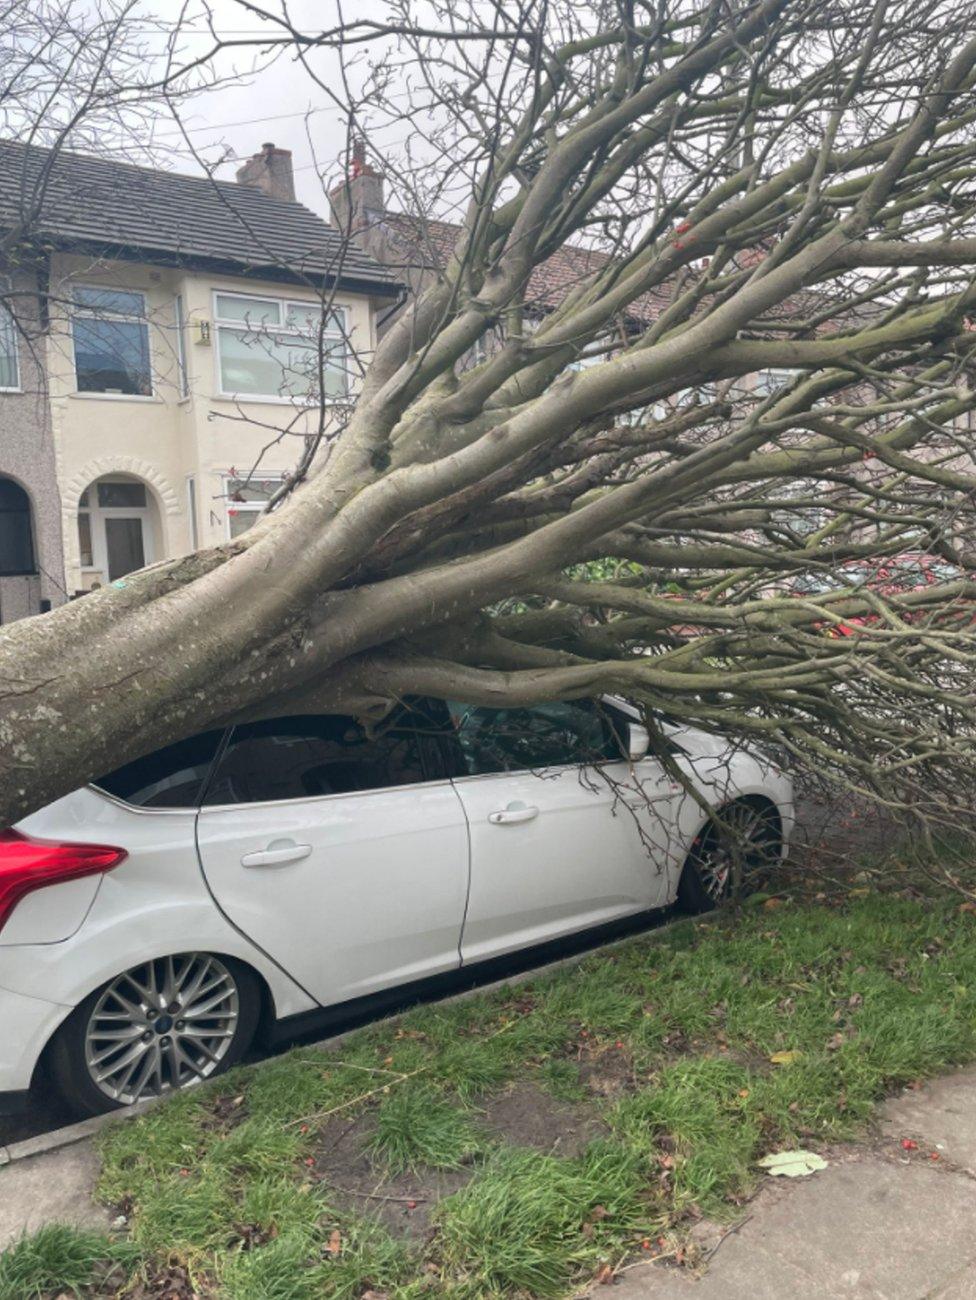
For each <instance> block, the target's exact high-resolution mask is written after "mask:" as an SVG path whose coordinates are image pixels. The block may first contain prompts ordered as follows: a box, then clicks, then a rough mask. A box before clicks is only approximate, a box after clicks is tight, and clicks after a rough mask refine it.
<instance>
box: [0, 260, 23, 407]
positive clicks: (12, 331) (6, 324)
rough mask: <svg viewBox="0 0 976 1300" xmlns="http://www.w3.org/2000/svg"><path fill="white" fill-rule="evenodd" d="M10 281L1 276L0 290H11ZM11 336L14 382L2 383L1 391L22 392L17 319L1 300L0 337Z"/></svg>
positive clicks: (0, 385)
mask: <svg viewBox="0 0 976 1300" xmlns="http://www.w3.org/2000/svg"><path fill="white" fill-rule="evenodd" d="M10 287H11V285H10V281H9V280H7V279H5V278H0V290H7V291H9V290H10ZM8 331H9V336H10V346H11V352H10V355H11V356H12V357H13V359H14V382H13V383H12V384H0V393H22V392H23V391H24V390H23V388H22V386H21V373H20V347H19V346H18V343H17V321H16V320H15V318H14V314H13V312H12V311H11V310H10V308H9V307H8V306H7V305H6V303H3V302H0V337H2V336H3V335H5V334H7V333H8Z"/></svg>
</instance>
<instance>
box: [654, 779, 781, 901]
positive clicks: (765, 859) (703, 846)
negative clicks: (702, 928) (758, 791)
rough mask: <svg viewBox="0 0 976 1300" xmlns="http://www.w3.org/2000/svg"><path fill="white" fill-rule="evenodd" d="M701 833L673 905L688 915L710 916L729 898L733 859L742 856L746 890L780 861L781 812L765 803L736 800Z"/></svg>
mask: <svg viewBox="0 0 976 1300" xmlns="http://www.w3.org/2000/svg"><path fill="white" fill-rule="evenodd" d="M718 817H719V818H721V819H722V821H723V822H724V823H725V826H722V825H720V824H719V823H718V822H716V821H712V820H709V821H708V822H707V823H706V825H705V826H704V827H703V828H702V830H700V831H699V833H698V835H697V837H696V838H695V841H694V843H693V844H692V846H691V849H690V851H689V853H688V856H687V858H686V859H685V863H684V866H683V867H682V869H681V875H680V877H679V878H678V893H677V899H676V901H677V905H678V908H679V910H680V911H682V912H687V913H689V914H690V915H692V916H697V915H700V914H701V913H702V912H711V911H714V909H715V908H716V907H719V906H720V905H721V904H722V903H725V902H727V901H728V899H729V898H730V897H731V895H732V886H733V881H734V877H735V872H734V869H733V868H734V858H735V855H736V854H739V855H740V865H741V871H742V879H743V883H744V885H748V884H749V883H750V882H752V881H754V880H755V877H756V875H757V873H758V872H760V871H762V870H763V869H765V868H768V867H770V866H772V865H773V864H774V863H776V862H778V861H779V860H780V856H781V852H782V842H783V835H782V828H781V826H780V820H779V813H778V812H777V811H776V808H775V806H774V805H773V804H771V803H770V802H769V801H768V800H767V799H760V798H751V799H740V800H737V801H736V802H735V803H732V804H729V805H727V807H725V808H723V809H721V811H720V812H719V813H718Z"/></svg>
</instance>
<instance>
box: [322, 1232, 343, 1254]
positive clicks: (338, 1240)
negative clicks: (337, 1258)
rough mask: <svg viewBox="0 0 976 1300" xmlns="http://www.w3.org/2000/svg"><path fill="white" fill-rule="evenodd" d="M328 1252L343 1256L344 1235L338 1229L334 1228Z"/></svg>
mask: <svg viewBox="0 0 976 1300" xmlns="http://www.w3.org/2000/svg"><path fill="white" fill-rule="evenodd" d="M326 1250H327V1251H328V1252H329V1254H330V1255H341V1254H342V1233H341V1232H340V1231H339V1229H338V1228H333V1230H332V1233H331V1235H330V1236H329V1242H328V1245H327V1246H326Z"/></svg>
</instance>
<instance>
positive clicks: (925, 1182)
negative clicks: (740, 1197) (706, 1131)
mask: <svg viewBox="0 0 976 1300" xmlns="http://www.w3.org/2000/svg"><path fill="white" fill-rule="evenodd" d="M749 1208H750V1211H751V1217H750V1218H749V1219H748V1220H747V1221H746V1222H744V1223H743V1224H742V1226H741V1227H740V1228H739V1229H738V1230H737V1231H735V1232H733V1233H731V1234H730V1235H729V1236H727V1237H726V1238H725V1239H724V1241H723V1242H722V1245H721V1246H720V1247H719V1248H718V1250H717V1251H716V1252H715V1254H714V1255H713V1257H712V1260H711V1263H710V1266H709V1268H708V1271H707V1272H706V1273H705V1275H704V1277H702V1278H700V1279H695V1278H692V1277H690V1276H688V1275H687V1274H685V1273H683V1272H679V1271H678V1270H676V1269H668V1268H665V1267H663V1266H662V1265H660V1264H648V1265H646V1266H643V1267H638V1268H634V1269H631V1270H629V1271H628V1272H626V1273H625V1274H624V1275H623V1276H622V1277H621V1279H620V1280H619V1281H618V1282H617V1283H616V1285H615V1286H614V1288H613V1290H612V1291H604V1290H603V1288H600V1289H599V1291H598V1292H596V1293H595V1295H600V1294H603V1295H607V1296H608V1297H610V1296H612V1297H613V1300H784V1297H790V1298H791V1300H976V1183H974V1181H973V1180H972V1179H971V1178H970V1177H969V1176H968V1175H966V1174H964V1173H960V1172H956V1171H949V1170H941V1169H931V1168H926V1167H925V1166H922V1165H917V1164H916V1165H912V1164H901V1163H900V1162H898V1161H892V1160H888V1159H885V1158H884V1157H880V1156H865V1157H863V1158H861V1159H852V1160H842V1161H841V1162H839V1163H836V1164H832V1165H831V1166H830V1167H829V1168H828V1169H825V1170H824V1171H823V1172H822V1173H818V1174H814V1175H813V1176H812V1177H810V1178H804V1179H802V1180H801V1179H796V1180H791V1181H790V1183H789V1184H788V1185H787V1186H781V1185H779V1184H778V1183H777V1184H776V1185H772V1186H768V1187H765V1188H764V1189H763V1190H762V1191H761V1192H760V1194H759V1196H758V1197H757V1198H756V1200H755V1201H754V1202H753V1203H752V1205H751V1206H750V1207H749Z"/></svg>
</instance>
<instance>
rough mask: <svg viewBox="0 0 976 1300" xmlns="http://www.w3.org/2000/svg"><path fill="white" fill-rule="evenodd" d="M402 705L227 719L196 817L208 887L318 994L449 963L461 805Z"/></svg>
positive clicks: (457, 898) (351, 991) (350, 991)
mask: <svg viewBox="0 0 976 1300" xmlns="http://www.w3.org/2000/svg"><path fill="white" fill-rule="evenodd" d="M425 728H426V724H425V722H424V720H423V719H422V718H421V719H420V720H419V721H418V719H417V718H416V717H414V716H413V714H412V713H411V712H410V711H407V712H406V713H403V714H401V715H400V716H399V717H398V718H395V719H394V720H393V721H392V722H391V723H390V724H389V725H387V726H386V727H381V728H379V729H378V731H377V733H376V734H373V735H367V734H366V733H365V731H364V730H363V728H362V727H360V726H359V725H358V724H357V723H356V722H355V721H354V720H353V719H352V718H341V717H311V716H306V717H293V718H279V719H275V720H273V721H270V722H257V723H250V724H247V725H245V726H239V727H236V728H234V730H233V731H232V733H231V735H230V737H229V739H228V741H227V744H226V747H225V749H224V751H223V753H222V755H221V756H220V758H219V759H218V762H217V765H216V768H215V771H214V775H213V777H212V779H211V782H210V784H209V787H208V789H207V791H206V793H205V795H204V803H203V806H202V808H201V810H200V815H199V817H198V821H197V840H198V848H199V854H200V862H201V865H202V868H203V872H204V875H205V876H206V879H207V883H208V885H209V887H210V889H211V891H212V893H213V896H214V899H215V900H216V902H217V905H218V906H219V907H220V908H221V910H222V911H223V912H224V913H225V914H226V916H227V917H228V918H229V919H230V920H231V922H232V923H233V924H234V925H235V926H237V927H238V928H239V929H240V930H241V931H243V933H244V934H246V935H247V936H248V938H249V939H251V940H252V942H254V943H255V944H257V945H258V947H260V948H261V949H263V950H264V951H265V952H266V953H267V954H268V955H269V956H270V957H272V958H273V959H274V960H275V961H276V962H278V963H279V964H280V965H281V966H282V967H283V968H284V969H285V970H286V971H288V973H289V974H290V975H291V976H292V977H293V978H294V979H295V980H297V981H298V982H299V983H300V984H302V985H303V986H304V988H305V989H307V991H308V992H309V993H310V994H311V995H312V996H313V997H314V998H316V999H317V1000H318V1001H319V1002H321V1003H323V1004H330V1003H336V1002H344V1001H346V1000H348V999H350V998H355V997H360V996H362V995H365V994H367V993H371V992H375V991H376V990H378V989H382V988H388V987H390V986H393V985H396V984H400V983H405V982H407V981H410V980H414V979H421V978H423V977H425V976H428V975H433V974H436V973H439V972H441V971H445V970H450V969H452V968H456V967H457V966H458V965H459V964H460V957H459V944H460V934H461V924H462V920H463V915H464V904H465V899H466V896H467V890H468V865H469V854H468V838H467V825H466V822H465V817H464V812H463V809H462V806H461V803H460V800H459V799H458V796H457V794H456V792H455V790H454V788H453V786H452V785H451V782H450V780H449V779H448V778H447V776H446V774H444V773H443V772H442V771H440V770H439V769H437V768H436V766H434V762H435V757H434V756H435V755H436V753H437V750H436V746H432V745H431V743H430V738H429V736H428V735H427V733H426V729H425Z"/></svg>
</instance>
